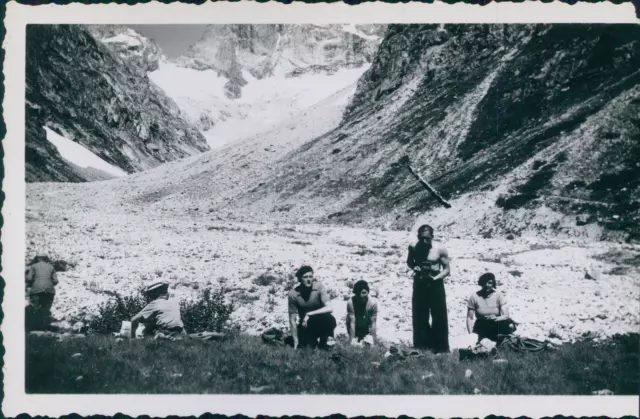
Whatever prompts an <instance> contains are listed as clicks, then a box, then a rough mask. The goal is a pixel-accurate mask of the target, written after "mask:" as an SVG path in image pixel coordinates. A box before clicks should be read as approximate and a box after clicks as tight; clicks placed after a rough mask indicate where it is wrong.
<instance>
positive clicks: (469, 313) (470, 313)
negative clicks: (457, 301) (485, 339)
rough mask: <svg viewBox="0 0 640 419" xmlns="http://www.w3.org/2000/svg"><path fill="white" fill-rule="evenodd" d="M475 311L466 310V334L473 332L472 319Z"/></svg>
mask: <svg viewBox="0 0 640 419" xmlns="http://www.w3.org/2000/svg"><path fill="white" fill-rule="evenodd" d="M475 313H476V311H475V310H474V309H472V308H467V332H469V333H472V332H473V319H474V317H475Z"/></svg>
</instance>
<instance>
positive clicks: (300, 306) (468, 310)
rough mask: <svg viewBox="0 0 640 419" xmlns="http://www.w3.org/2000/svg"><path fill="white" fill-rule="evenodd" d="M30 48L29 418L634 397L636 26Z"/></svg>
mask: <svg viewBox="0 0 640 419" xmlns="http://www.w3.org/2000/svg"><path fill="white" fill-rule="evenodd" d="M256 6H258V5H256ZM258 9H259V8H258ZM311 10H312V9H311ZM311 13H312V12H311ZM276 21H277V20H276ZM354 21H356V20H354ZM274 22H275V21H274ZM24 42H25V50H24V60H25V61H24V92H23V94H24V103H23V104H21V106H24V126H23V130H24V146H23V149H24V182H25V186H24V194H25V196H24V223H25V224H24V228H25V230H24V241H23V242H22V241H20V240H15V241H13V243H14V244H13V246H15V247H21V249H22V250H21V252H23V255H24V258H23V259H24V262H23V263H24V275H25V282H24V288H21V290H22V293H23V298H22V297H19V296H16V297H15V298H16V299H20V301H22V299H24V308H23V310H24V328H23V332H24V345H25V346H24V364H23V370H24V382H23V383H24V392H25V393H26V394H27V395H61V394H65V395H165V394H172V395H178V394H179V395H261V396H269V395H296V396H300V395H306V396H317V395H334V396H337V395H352V396H356V395H385V396H394V395H395V396H399V395H405V396H407V395H411V396H415V395H423V396H470V397H478V398H481V397H483V396H496V395H508V396H587V397H588V398H589V399H591V400H593V399H598V400H599V399H603V400H604V399H608V398H607V397H602V396H631V397H633V396H634V395H635V396H637V392H638V385H639V381H638V370H639V368H640V361H639V360H640V349H639V343H640V339H639V338H640V330H639V327H640V26H638V25H637V24H629V23H455V22H451V23H394V22H381V21H379V20H371V21H370V22H365V23H363V22H362V21H361V20H357V23H344V22H343V21H340V20H338V23H306V22H305V21H304V20H303V19H302V20H301V21H300V23H291V22H290V21H286V23H238V22H237V21H236V22H233V23H159V24H153V23H148V22H143V23H139V24H138V23H136V24H134V23H111V24H106V23H91V21H87V23H86V24H79V23H57V24H53V23H29V24H27V25H26V29H25V41H24ZM18 128H19V127H18ZM14 199H15V198H14ZM4 243H5V242H4V241H3V244H4ZM21 262H22V261H21ZM16 263H17V262H16ZM3 264H4V257H3ZM3 275H4V274H3ZM5 280H7V281H12V282H13V283H14V284H19V281H20V279H19V278H7V277H5ZM16 287H17V286H16ZM5 298H6V297H5ZM5 321H6V319H5ZM609 398H611V397H609ZM425 414H426V413H425Z"/></svg>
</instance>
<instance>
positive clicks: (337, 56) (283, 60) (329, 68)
mask: <svg viewBox="0 0 640 419" xmlns="http://www.w3.org/2000/svg"><path fill="white" fill-rule="evenodd" d="M384 30H385V26H384V25H309V24H302V25H285V24H282V25H272V24H268V25H267V24H262V25H260V24H257V25H255V24H233V25H209V26H208V27H207V30H206V31H205V33H204V34H203V36H202V38H201V39H200V40H198V41H197V42H196V43H195V44H193V45H192V46H191V47H190V48H189V49H188V50H187V52H186V53H185V54H184V55H183V56H182V57H180V58H178V59H176V60H174V61H175V62H176V63H178V64H179V65H181V66H187V67H191V68H195V69H198V70H204V69H211V70H215V71H218V72H219V73H220V74H221V75H224V76H225V77H226V78H227V79H228V82H227V83H226V85H225V94H226V95H227V97H229V98H233V99H237V98H240V97H241V96H242V88H243V87H244V86H245V85H246V84H247V79H246V75H245V74H243V73H248V74H249V75H250V76H251V77H253V78H255V79H258V80H260V79H264V78H268V77H271V76H274V75H285V76H287V77H296V76H299V75H301V74H304V73H306V72H308V71H315V72H327V73H331V72H335V71H336V70H337V69H339V68H354V67H360V66H362V65H364V64H367V63H370V62H371V60H372V59H373V56H374V54H375V50H376V49H377V46H378V44H379V43H380V40H381V39H382V36H381V35H382V34H383V33H384Z"/></svg>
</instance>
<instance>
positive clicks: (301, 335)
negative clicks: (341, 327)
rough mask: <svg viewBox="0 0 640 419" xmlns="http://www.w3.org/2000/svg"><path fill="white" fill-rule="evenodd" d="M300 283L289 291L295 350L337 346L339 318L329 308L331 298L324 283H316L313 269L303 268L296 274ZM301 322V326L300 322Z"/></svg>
mask: <svg viewBox="0 0 640 419" xmlns="http://www.w3.org/2000/svg"><path fill="white" fill-rule="evenodd" d="M296 278H298V281H299V282H300V284H299V285H298V286H297V287H295V288H294V289H292V290H291V291H290V292H289V297H288V298H289V325H290V326H291V335H292V337H293V347H294V348H297V347H298V346H311V347H314V348H315V347H316V346H317V347H319V348H320V349H327V348H329V347H331V346H333V345H334V344H335V342H334V341H333V331H334V330H335V328H336V324H337V323H336V319H335V317H333V316H332V315H331V312H332V311H333V309H332V308H331V306H329V305H328V303H329V301H330V300H331V298H330V297H329V294H328V293H327V290H326V288H325V287H324V285H322V284H321V283H320V282H317V281H314V278H313V269H312V268H311V267H310V266H306V265H305V266H302V267H301V268H300V269H298V271H297V272H296ZM298 320H299V323H298Z"/></svg>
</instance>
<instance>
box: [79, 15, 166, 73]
mask: <svg viewBox="0 0 640 419" xmlns="http://www.w3.org/2000/svg"><path fill="white" fill-rule="evenodd" d="M86 28H87V30H89V32H90V33H91V35H93V37H94V38H95V39H97V40H98V41H100V42H101V43H102V44H103V45H105V46H106V47H107V48H109V49H110V50H111V51H112V52H114V53H115V54H116V55H117V56H118V57H120V58H121V59H122V60H123V61H125V62H127V63H128V64H130V65H131V66H132V67H133V69H134V70H136V71H137V72H138V74H140V75H141V76H143V77H146V76H147V73H149V72H151V71H155V70H157V69H158V63H159V62H160V60H162V59H166V57H164V54H163V53H162V50H161V49H160V47H159V46H158V45H157V44H156V43H155V42H154V41H153V40H152V39H149V38H145V37H144V36H142V35H140V34H139V33H138V32H136V31H135V30H133V29H131V28H127V27H126V26H122V25H87V26H86Z"/></svg>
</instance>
